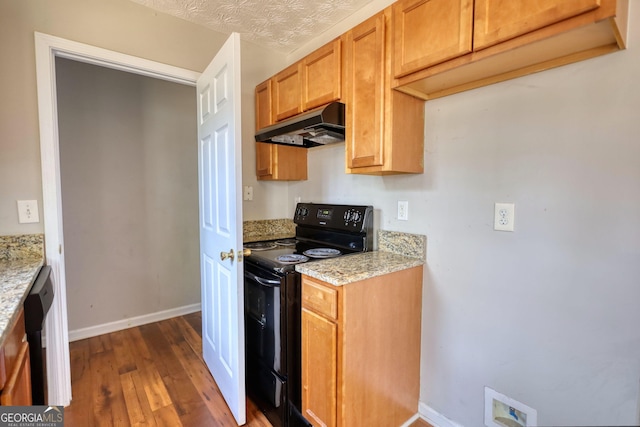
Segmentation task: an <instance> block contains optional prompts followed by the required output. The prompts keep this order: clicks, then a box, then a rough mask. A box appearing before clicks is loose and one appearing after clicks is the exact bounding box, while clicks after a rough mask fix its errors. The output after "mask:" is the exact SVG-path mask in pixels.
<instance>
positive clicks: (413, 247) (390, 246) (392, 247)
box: [378, 230, 427, 260]
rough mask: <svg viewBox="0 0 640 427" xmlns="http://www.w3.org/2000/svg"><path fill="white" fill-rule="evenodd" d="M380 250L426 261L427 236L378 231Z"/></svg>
mask: <svg viewBox="0 0 640 427" xmlns="http://www.w3.org/2000/svg"><path fill="white" fill-rule="evenodd" d="M378 250H379V251H384V252H393V253H395V254H399V255H404V256H407V257H410V258H419V259H422V260H426V258H427V236H424V235H422V234H411V233H400V232H398V231H387V230H378Z"/></svg>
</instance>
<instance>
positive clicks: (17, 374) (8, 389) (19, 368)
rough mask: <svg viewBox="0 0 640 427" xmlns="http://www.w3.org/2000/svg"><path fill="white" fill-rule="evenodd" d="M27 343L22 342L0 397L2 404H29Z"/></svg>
mask: <svg viewBox="0 0 640 427" xmlns="http://www.w3.org/2000/svg"><path fill="white" fill-rule="evenodd" d="M30 369H31V368H30V365H29V343H27V342H23V343H22V345H21V346H20V351H19V352H18V357H17V359H16V362H15V364H14V366H13V370H12V372H11V373H10V374H9V378H8V380H7V383H6V384H5V387H4V389H3V390H2V396H1V398H0V400H1V403H2V406H29V405H31V371H30Z"/></svg>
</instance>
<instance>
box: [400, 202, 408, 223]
mask: <svg viewBox="0 0 640 427" xmlns="http://www.w3.org/2000/svg"><path fill="white" fill-rule="evenodd" d="M398 219H399V220H401V221H407V220H408V219H409V202H407V201H406V200H402V201H398Z"/></svg>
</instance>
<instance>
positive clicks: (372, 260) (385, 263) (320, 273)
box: [296, 251, 424, 286]
mask: <svg viewBox="0 0 640 427" xmlns="http://www.w3.org/2000/svg"><path fill="white" fill-rule="evenodd" d="M423 264H424V260H422V259H420V258H413V257H408V256H404V255H400V254H397V253H393V252H385V251H374V252H364V253H358V254H351V255H344V256H341V257H337V258H329V259H325V260H321V261H314V262H308V263H303V264H298V265H296V271H297V272H299V273H302V274H306V275H307V276H311V277H314V278H316V279H318V280H322V281H323V282H327V283H329V284H331V285H334V286H343V285H346V284H348V283H353V282H359V281H361V280H366V279H370V278H372V277H377V276H382V275H384V274H389V273H393V272H396V271H400V270H406V269H408V268H413V267H418V266H420V265H423Z"/></svg>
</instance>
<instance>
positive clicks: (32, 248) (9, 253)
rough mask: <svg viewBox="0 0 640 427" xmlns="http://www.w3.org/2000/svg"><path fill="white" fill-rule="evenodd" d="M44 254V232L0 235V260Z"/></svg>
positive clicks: (41, 255)
mask: <svg viewBox="0 0 640 427" xmlns="http://www.w3.org/2000/svg"><path fill="white" fill-rule="evenodd" d="M43 256H44V234H18V235H12V236H0V261H6V260H11V259H17V258H32V257H43Z"/></svg>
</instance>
